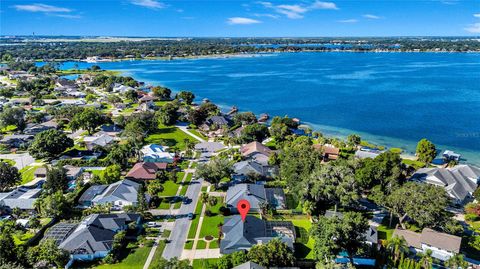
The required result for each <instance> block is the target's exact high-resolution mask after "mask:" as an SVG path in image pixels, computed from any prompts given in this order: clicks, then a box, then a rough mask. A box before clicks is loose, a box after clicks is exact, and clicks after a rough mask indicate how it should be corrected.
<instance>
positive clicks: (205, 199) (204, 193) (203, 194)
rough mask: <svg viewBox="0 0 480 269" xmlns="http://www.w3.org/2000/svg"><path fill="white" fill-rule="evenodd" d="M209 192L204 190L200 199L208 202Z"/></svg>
mask: <svg viewBox="0 0 480 269" xmlns="http://www.w3.org/2000/svg"><path fill="white" fill-rule="evenodd" d="M208 198H209V196H208V193H206V192H202V195H201V196H200V201H202V203H203V204H206V203H208Z"/></svg>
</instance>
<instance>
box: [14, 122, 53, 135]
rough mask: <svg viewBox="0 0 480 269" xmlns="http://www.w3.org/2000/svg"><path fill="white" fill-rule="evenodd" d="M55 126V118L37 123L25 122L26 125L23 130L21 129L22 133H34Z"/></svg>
mask: <svg viewBox="0 0 480 269" xmlns="http://www.w3.org/2000/svg"><path fill="white" fill-rule="evenodd" d="M57 128H58V124H57V122H56V121H55V120H50V121H46V122H43V123H39V124H27V127H26V128H25V130H23V133H24V134H26V135H36V134H38V133H41V132H43V131H47V130H50V129H57Z"/></svg>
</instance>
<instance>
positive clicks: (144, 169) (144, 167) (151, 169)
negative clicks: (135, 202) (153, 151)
mask: <svg viewBox="0 0 480 269" xmlns="http://www.w3.org/2000/svg"><path fill="white" fill-rule="evenodd" d="M165 169H167V163H154V162H147V163H136V164H135V165H134V166H133V168H132V169H130V171H129V172H128V173H127V175H126V177H127V178H134V179H155V178H156V173H157V171H159V170H165Z"/></svg>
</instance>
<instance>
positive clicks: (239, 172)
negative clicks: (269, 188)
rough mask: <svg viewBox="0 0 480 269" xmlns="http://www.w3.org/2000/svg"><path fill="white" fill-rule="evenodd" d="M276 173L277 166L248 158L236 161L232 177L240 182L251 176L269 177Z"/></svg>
mask: <svg viewBox="0 0 480 269" xmlns="http://www.w3.org/2000/svg"><path fill="white" fill-rule="evenodd" d="M275 173H276V167H272V166H265V165H262V164H260V163H258V162H256V161H254V160H247V161H241V162H238V163H235V164H234V165H233V175H232V179H233V181H234V182H236V183H239V182H243V181H245V180H247V179H248V177H249V176H253V177H255V178H269V177H273V175H274V174H275Z"/></svg>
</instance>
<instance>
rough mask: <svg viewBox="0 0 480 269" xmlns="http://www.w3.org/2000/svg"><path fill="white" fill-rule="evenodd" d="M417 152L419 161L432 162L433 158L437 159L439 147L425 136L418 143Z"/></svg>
mask: <svg viewBox="0 0 480 269" xmlns="http://www.w3.org/2000/svg"><path fill="white" fill-rule="evenodd" d="M416 153H417V157H418V160H419V161H421V162H425V163H431V162H432V161H433V159H435V156H437V149H436V148H435V145H434V144H433V143H432V142H430V141H428V140H427V139H425V138H423V139H422V140H420V141H419V142H418V144H417V150H416Z"/></svg>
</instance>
